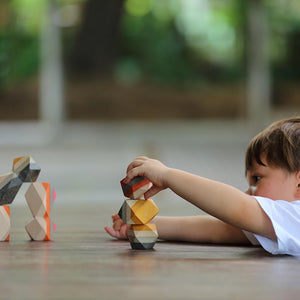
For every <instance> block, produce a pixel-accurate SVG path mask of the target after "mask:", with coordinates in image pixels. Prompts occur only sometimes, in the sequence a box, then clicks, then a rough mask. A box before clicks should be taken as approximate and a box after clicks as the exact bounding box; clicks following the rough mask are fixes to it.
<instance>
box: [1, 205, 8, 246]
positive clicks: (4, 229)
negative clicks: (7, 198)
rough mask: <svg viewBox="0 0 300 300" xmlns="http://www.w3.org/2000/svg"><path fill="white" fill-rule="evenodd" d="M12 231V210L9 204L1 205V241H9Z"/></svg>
mask: <svg viewBox="0 0 300 300" xmlns="http://www.w3.org/2000/svg"><path fill="white" fill-rule="evenodd" d="M9 232H10V210H9V207H8V206H0V241H1V242H8V241H9Z"/></svg>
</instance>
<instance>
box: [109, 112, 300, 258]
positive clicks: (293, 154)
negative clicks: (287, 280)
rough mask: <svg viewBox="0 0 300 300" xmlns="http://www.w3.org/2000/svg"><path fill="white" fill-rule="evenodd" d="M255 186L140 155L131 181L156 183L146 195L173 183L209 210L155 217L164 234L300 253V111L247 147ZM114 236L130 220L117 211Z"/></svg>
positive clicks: (249, 177)
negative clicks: (243, 189) (233, 183)
mask: <svg viewBox="0 0 300 300" xmlns="http://www.w3.org/2000/svg"><path fill="white" fill-rule="evenodd" d="M245 164H246V176H247V180H248V183H249V189H248V191H247V192H246V193H244V192H241V191H239V190H237V189H235V188H234V187H231V186H229V185H226V184H223V183H220V182H216V181H213V180H209V179H206V178H203V177H199V176H196V175H193V174H189V173H186V172H184V171H180V170H176V169H172V168H168V167H166V166H165V165H164V164H162V163H161V162H159V161H157V160H153V159H149V158H147V157H139V158H137V159H135V160H134V161H133V162H132V163H130V164H129V166H128V168H127V176H126V182H129V181H130V180H132V179H133V178H134V177H136V176H144V177H146V178H147V179H149V180H150V181H151V182H152V183H153V186H152V188H151V189H150V190H148V191H147V192H146V193H145V195H144V196H145V199H148V198H150V197H151V196H153V195H155V194H156V193H158V192H159V191H161V190H163V189H166V188H169V189H171V190H172V191H173V192H174V193H176V194H177V195H179V196H180V197H182V198H183V199H185V200H187V201H189V202H190V203H192V204H194V205H196V206H197V207H199V208H200V209H202V210H203V211H205V212H206V213H207V214H208V215H201V216H192V217H155V218H154V219H153V220H152V221H151V223H155V224H156V226H157V231H158V235H159V238H160V239H163V240H169V241H172V240H173V241H187V242H199V243H201V242H203V243H227V244H228V243H234V244H236V243H243V244H247V243H248V244H249V243H252V244H256V245H258V244H260V245H261V246H262V247H263V248H264V249H265V250H267V251H268V252H271V253H273V254H291V255H295V256H299V255H300V201H299V200H300V117H296V118H291V119H285V120H281V121H277V122H275V123H273V124H272V125H270V126H269V127H268V128H266V129H265V130H264V131H262V132H261V133H260V134H258V135H257V136H256V137H254V138H253V139H252V141H251V142H250V144H249V146H248V149H247V151H246V159H245ZM112 220H113V229H112V228H110V227H108V226H106V227H105V230H106V231H107V233H108V234H110V235H111V236H113V237H116V238H120V239H126V238H127V231H128V228H129V225H126V224H124V223H123V221H122V220H121V219H120V218H119V216H118V215H113V216H112Z"/></svg>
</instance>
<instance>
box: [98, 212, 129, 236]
mask: <svg viewBox="0 0 300 300" xmlns="http://www.w3.org/2000/svg"><path fill="white" fill-rule="evenodd" d="M111 218H112V221H113V228H110V227H109V226H105V227H104V229H105V231H106V232H107V233H108V234H109V235H110V236H112V237H115V238H117V239H127V233H128V230H129V227H130V225H128V224H125V223H124V222H123V221H122V219H121V218H120V217H119V215H118V214H115V215H112V216H111Z"/></svg>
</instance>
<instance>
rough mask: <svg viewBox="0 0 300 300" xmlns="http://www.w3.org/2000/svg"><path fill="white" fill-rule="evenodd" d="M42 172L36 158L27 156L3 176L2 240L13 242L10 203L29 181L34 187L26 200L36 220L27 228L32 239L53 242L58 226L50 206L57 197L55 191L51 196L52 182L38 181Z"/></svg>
mask: <svg viewBox="0 0 300 300" xmlns="http://www.w3.org/2000/svg"><path fill="white" fill-rule="evenodd" d="M40 171H41V169H40V167H39V166H38V165H37V163H36V162H35V161H34V160H33V158H32V157H31V156H29V155H27V156H22V157H18V158H16V159H14V162H13V168H12V172H10V173H7V174H4V175H2V176H0V241H9V239H10V227H11V225H10V208H9V206H7V204H11V203H12V202H13V201H14V199H15V198H16V196H17V194H18V192H19V190H20V189H21V186H22V185H23V184H24V183H27V182H30V183H31V184H30V185H29V187H28V189H27V191H26V192H25V198H26V200H27V204H28V206H29V208H30V210H31V212H32V215H33V217H34V218H33V220H31V221H30V222H29V223H28V224H27V225H26V226H25V229H26V231H27V233H28V234H29V236H30V237H31V239H32V240H35V241H47V240H50V239H51V235H52V233H53V232H54V231H55V228H56V225H55V224H54V223H52V222H51V221H50V218H49V213H50V204H51V203H53V202H54V200H55V196H56V195H55V191H54V190H53V193H52V195H50V184H49V183H45V182H36V180H37V178H38V176H39V173H40ZM22 190H23V189H22ZM50 199H53V201H51V200H50Z"/></svg>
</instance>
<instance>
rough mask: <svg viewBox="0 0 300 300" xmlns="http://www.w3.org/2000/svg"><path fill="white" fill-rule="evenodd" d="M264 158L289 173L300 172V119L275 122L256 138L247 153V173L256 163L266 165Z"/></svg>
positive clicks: (268, 162)
mask: <svg viewBox="0 0 300 300" xmlns="http://www.w3.org/2000/svg"><path fill="white" fill-rule="evenodd" d="M262 157H263V158H265V159H266V162H267V164H268V165H272V166H276V167H279V168H282V169H284V170H287V171H288V172H296V171H298V170H300V117H295V118H290V119H283V120H280V121H277V122H274V123H273V124H271V125H270V126H269V127H267V128H266V129H265V130H263V131H262V132H261V133H259V134H258V135H257V136H255V137H254V138H253V139H252V140H251V141H250V143H249V145H248V148H247V151H246V158H245V165H246V171H248V170H249V169H251V168H252V166H253V162H254V161H255V162H257V163H258V164H260V165H264V163H263V162H262Z"/></svg>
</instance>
